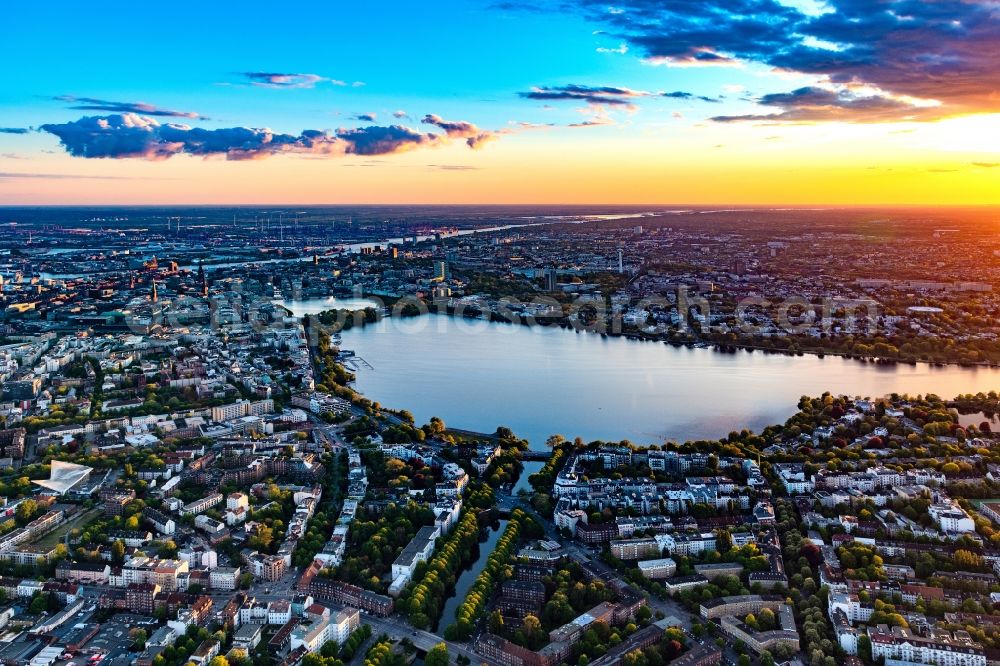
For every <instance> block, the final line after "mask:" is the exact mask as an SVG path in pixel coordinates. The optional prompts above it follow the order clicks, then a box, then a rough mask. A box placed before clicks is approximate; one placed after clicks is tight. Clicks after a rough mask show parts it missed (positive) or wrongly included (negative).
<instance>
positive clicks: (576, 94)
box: [518, 84, 652, 107]
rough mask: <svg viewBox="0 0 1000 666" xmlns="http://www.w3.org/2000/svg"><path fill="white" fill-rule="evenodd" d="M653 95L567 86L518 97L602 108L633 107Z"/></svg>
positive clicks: (538, 88)
mask: <svg viewBox="0 0 1000 666" xmlns="http://www.w3.org/2000/svg"><path fill="white" fill-rule="evenodd" d="M651 94H652V93H648V92H644V91H642V90H632V89H630V88H621V87H618V86H584V85H577V84H569V85H565V86H536V87H534V88H532V89H531V90H529V91H527V92H520V93H518V95H520V96H521V97H523V98H525V99H535V100H546V101H548V100H571V101H577V102H586V103H587V104H595V105H600V106H604V105H607V106H627V107H632V106H633V100H634V99H636V98H638V97H648V96H650V95H651Z"/></svg>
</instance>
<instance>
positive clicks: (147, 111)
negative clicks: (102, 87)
mask: <svg viewBox="0 0 1000 666" xmlns="http://www.w3.org/2000/svg"><path fill="white" fill-rule="evenodd" d="M52 99H54V100H56V101H57V102H67V103H69V105H70V106H69V108H71V109H77V110H80V111H110V112H112V113H141V114H142V115H144V116H158V117H164V118H194V119H197V120H208V118H206V117H205V116H203V115H201V114H199V113H194V112H193V111H174V110H172V109H161V108H159V107H157V106H153V105H152V104H147V103H146V102H111V101H108V100H106V99H97V98H94V97H77V96H75V95H59V96H57V97H53V98H52Z"/></svg>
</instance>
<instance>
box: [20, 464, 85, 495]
mask: <svg viewBox="0 0 1000 666" xmlns="http://www.w3.org/2000/svg"><path fill="white" fill-rule="evenodd" d="M93 469H94V468H93V467H87V466H86V465H77V464H76V463H71V462H63V461H62V460H53V461H52V465H51V469H50V470H49V478H48V479H46V480H41V481H32V483H34V484H35V485H38V486H41V487H42V488H46V489H48V490H52V491H55V492H57V493H59V494H60V495H65V494H66V493H67V492H68V491H69V490H70V489H71V488H72V487H73V486H75V485H77V484H78V483H80V482H81V481H85V480H86V479H87V478H88V477H90V473H91V472H92V471H93Z"/></svg>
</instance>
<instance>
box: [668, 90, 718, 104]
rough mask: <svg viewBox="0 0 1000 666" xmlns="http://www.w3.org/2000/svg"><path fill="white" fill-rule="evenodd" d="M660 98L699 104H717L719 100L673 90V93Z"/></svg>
mask: <svg viewBox="0 0 1000 666" xmlns="http://www.w3.org/2000/svg"><path fill="white" fill-rule="evenodd" d="M661 96H662V97H668V98H670V99H690V100H695V99H696V100H699V101H701V102H711V103H713V104H714V103H718V102H720V101H722V100H720V99H719V98H718V97H704V96H702V95H695V94H694V93H689V92H684V91H683V90H675V91H674V92H665V93H661Z"/></svg>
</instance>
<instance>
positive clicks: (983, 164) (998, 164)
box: [972, 162, 1000, 169]
mask: <svg viewBox="0 0 1000 666" xmlns="http://www.w3.org/2000/svg"><path fill="white" fill-rule="evenodd" d="M972 166H977V167H982V168H983V169H992V168H994V167H1000V162H973V163H972Z"/></svg>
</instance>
